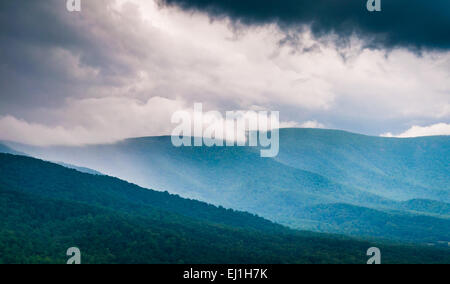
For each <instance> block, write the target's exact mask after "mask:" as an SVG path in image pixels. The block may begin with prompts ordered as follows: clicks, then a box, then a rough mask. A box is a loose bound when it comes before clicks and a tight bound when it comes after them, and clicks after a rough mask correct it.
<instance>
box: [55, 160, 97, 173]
mask: <svg viewBox="0 0 450 284" xmlns="http://www.w3.org/2000/svg"><path fill="white" fill-rule="evenodd" d="M56 164H58V165H60V166H63V167H66V168H69V169H74V170H77V171H79V172H82V173H85V174H91V175H99V176H101V175H103V174H102V173H101V172H97V171H94V170H91V169H89V168H85V167H78V166H74V165H70V164H66V163H63V162H57V163H56Z"/></svg>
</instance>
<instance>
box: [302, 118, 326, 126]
mask: <svg viewBox="0 0 450 284" xmlns="http://www.w3.org/2000/svg"><path fill="white" fill-rule="evenodd" d="M300 127H302V128H325V125H324V124H322V123H320V122H318V121H317V120H310V121H306V122H304V123H302V124H301V125H300Z"/></svg>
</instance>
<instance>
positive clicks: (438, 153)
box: [276, 129, 450, 203]
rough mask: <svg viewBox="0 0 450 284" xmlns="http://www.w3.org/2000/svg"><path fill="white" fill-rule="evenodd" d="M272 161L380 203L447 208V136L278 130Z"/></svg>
mask: <svg viewBox="0 0 450 284" xmlns="http://www.w3.org/2000/svg"><path fill="white" fill-rule="evenodd" d="M276 160H277V161H279V162H281V163H283V164H285V165H289V166H292V167H294V168H298V169H302V170H308V171H311V172H314V173H317V174H320V175H323V176H326V177H328V178H330V179H332V180H334V181H336V182H339V183H341V184H343V185H348V186H352V187H355V188H358V189H360V190H362V191H366V192H371V193H374V194H377V195H380V196H383V197H385V198H390V199H395V200H401V201H406V200H410V199H417V198H421V199H433V200H436V201H442V202H447V203H449V202H450V136H434V137H420V138H409V139H397V138H382V137H370V136H364V135H358V134H352V133H348V132H344V131H337V130H322V129H284V130H282V131H281V132H280V154H279V155H278V157H277V158H276Z"/></svg>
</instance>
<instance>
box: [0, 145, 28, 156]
mask: <svg viewBox="0 0 450 284" xmlns="http://www.w3.org/2000/svg"><path fill="white" fill-rule="evenodd" d="M0 153H3V154H12V155H25V154H23V153H21V152H17V151H15V150H13V149H11V148H10V147H8V146H6V145H3V144H1V143H0Z"/></svg>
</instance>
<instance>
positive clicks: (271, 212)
mask: <svg viewBox="0 0 450 284" xmlns="http://www.w3.org/2000/svg"><path fill="white" fill-rule="evenodd" d="M8 146H10V147H12V148H14V149H16V150H18V151H23V152H26V153H28V154H30V155H32V156H35V157H38V158H42V159H46V160H52V161H63V162H65V163H70V164H74V165H79V166H82V167H87V168H91V169H94V170H98V171H100V172H102V173H105V174H108V175H111V176H116V177H119V178H121V179H124V180H127V181H130V182H133V183H136V184H138V185H140V186H143V187H147V188H156V189H160V190H166V191H169V192H171V193H176V194H179V195H181V196H183V197H187V198H192V199H197V200H201V201H205V202H208V203H211V204H215V205H220V206H224V207H226V208H233V209H236V210H241V211H247V212H251V213H254V214H258V215H260V216H262V217H264V218H267V219H269V220H271V221H275V222H278V223H281V224H283V225H287V226H291V227H293V228H300V229H308V230H316V231H320V232H334V233H345V234H349V235H353V236H363V237H366V236H367V235H368V234H369V235H370V232H371V230H373V229H372V228H378V231H377V233H376V234H374V236H378V237H383V238H391V239H395V240H400V241H414V242H421V243H429V242H432V243H436V242H439V241H449V240H450V232H449V231H442V230H435V228H437V227H438V226H439V224H448V222H450V219H449V216H448V214H447V213H445V212H447V211H446V210H445V208H446V207H447V206H449V203H448V202H449V200H450V188H449V180H450V168H449V164H450V162H449V157H450V155H449V154H450V153H449V149H450V138H449V137H425V138H416V139H391V138H379V137H369V136H364V135H358V134H352V133H347V132H343V131H334V130H319V129H282V130H281V131H280V154H279V156H278V157H276V158H275V159H267V158H261V157H260V156H259V149H258V148H251V147H232V148H225V147H211V148H208V147H181V148H176V147H173V146H172V144H171V141H170V137H148V138H135V139H127V140H124V141H121V142H118V143H115V144H108V145H91V146H82V147H31V146H26V145H18V144H8ZM414 200H416V201H417V200H421V202H420V204H419V203H417V202H414ZM336 204H338V205H339V204H344V205H346V206H348V207H346V210H342V208H340V207H339V206H335V205H336ZM438 204H439V205H438ZM350 208H351V209H350ZM361 208H364V209H367V210H370V211H368V212H371V214H356V213H357V212H360V209H361ZM439 208H441V209H442V208H444V209H443V211H442V210H441V209H439ZM311 210H316V211H314V212H311ZM330 210H331V211H332V212H330ZM349 211H350V212H351V214H349ZM311 213H314V214H311ZM360 213H361V212H360ZM389 214H395V216H400V218H393V221H392V222H393V226H380V224H383V223H386V222H387V220H386V218H387V217H389V216H390V215H389ZM341 215H342V216H341ZM411 215H414V216H426V217H428V218H429V219H427V222H430V224H432V225H430V226H426V224H420V225H419V224H418V223H416V225H417V226H416V229H417V230H418V231H419V233H418V234H413V236H411V235H410V234H408V233H407V231H408V230H407V229H411V226H410V223H409V222H410V219H409V217H410V216H411ZM339 217H345V218H346V219H345V223H346V224H347V225H346V226H342V227H341V226H340V225H338V224H336V223H335V220H334V219H336V218H339ZM363 227H365V229H364V228H363ZM393 228H396V230H394V231H393V230H392V229H393Z"/></svg>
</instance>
